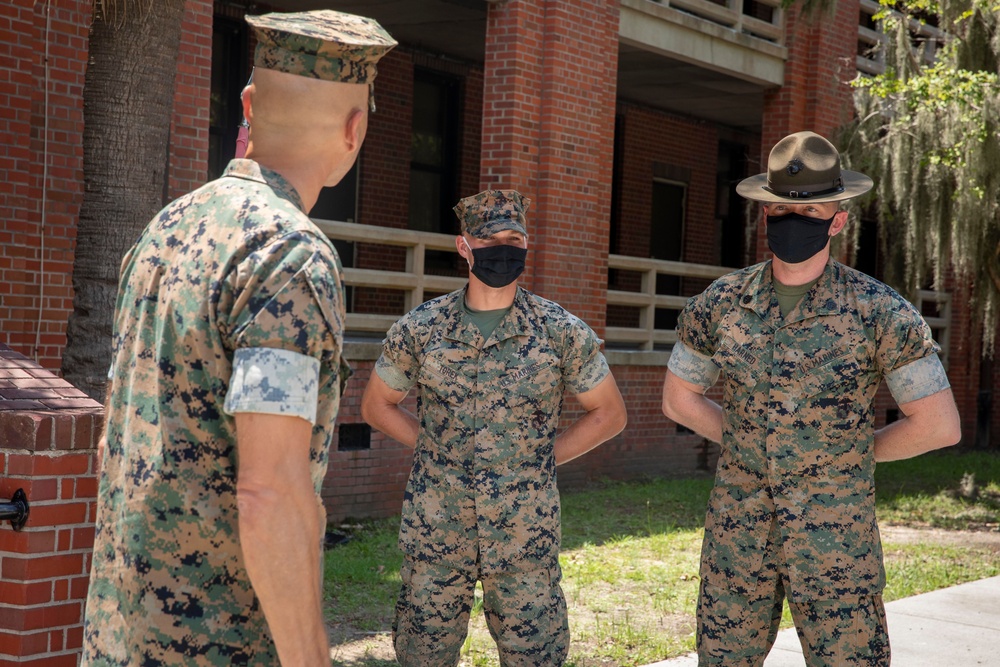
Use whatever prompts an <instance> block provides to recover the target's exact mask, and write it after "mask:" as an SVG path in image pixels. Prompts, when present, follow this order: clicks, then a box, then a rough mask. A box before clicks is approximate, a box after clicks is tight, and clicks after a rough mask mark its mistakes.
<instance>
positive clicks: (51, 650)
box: [0, 345, 102, 667]
mask: <svg viewBox="0 0 1000 667" xmlns="http://www.w3.org/2000/svg"><path fill="white" fill-rule="evenodd" d="M101 415H102V413H101V406H100V404H99V403H97V402H95V401H92V400H90V399H89V398H86V396H85V395H84V394H83V392H81V391H79V390H77V389H75V388H73V387H72V386H70V385H69V384H68V383H66V382H65V381H64V380H62V379H60V378H57V377H56V376H55V375H53V374H52V373H51V372H49V371H46V370H44V369H42V368H41V367H40V366H38V364H36V363H35V362H33V361H32V360H30V359H28V358H26V357H24V356H23V355H21V354H18V353H17V352H14V351H13V350H11V349H10V348H7V347H5V346H3V345H0V500H2V501H7V500H8V499H10V498H11V497H12V496H13V494H14V492H15V491H16V490H17V489H23V491H24V492H25V494H26V495H27V497H28V504H29V506H30V514H29V516H28V522H27V524H26V525H25V527H24V528H23V530H21V531H20V532H14V530H13V529H12V528H11V526H10V524H9V523H7V522H3V524H2V525H0V581H2V582H3V584H2V585H0V665H8V664H14V663H16V664H27V665H35V666H36V667H63V666H65V667H75V665H76V664H77V658H78V657H79V656H78V652H79V649H80V647H81V646H82V640H83V608H84V603H85V600H86V594H87V581H88V572H89V570H90V559H91V550H92V548H93V544H94V511H95V499H96V497H97V477H96V462H95V448H96V439H97V434H98V433H99V431H100V428H101V419H102V416H101Z"/></svg>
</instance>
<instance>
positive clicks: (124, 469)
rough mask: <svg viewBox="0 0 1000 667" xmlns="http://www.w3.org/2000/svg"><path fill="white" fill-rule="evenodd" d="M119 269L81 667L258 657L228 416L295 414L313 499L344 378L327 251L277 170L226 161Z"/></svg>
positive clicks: (336, 292) (334, 272) (256, 615)
mask: <svg viewBox="0 0 1000 667" xmlns="http://www.w3.org/2000/svg"><path fill="white" fill-rule="evenodd" d="M122 266H123V268H122V275H121V282H120V287H119V294H118V303H117V307H116V315H115V333H114V356H113V361H112V372H111V394H110V401H109V409H108V414H107V446H106V448H105V451H104V459H103V463H102V469H101V478H100V487H99V492H98V512H97V532H96V537H95V545H94V558H93V567H92V575H91V583H90V591H89V598H88V600H87V612H86V620H85V639H84V655H83V664H85V665H87V664H90V665H143V664H164V665H275V664H277V656H276V652H275V649H274V642H273V640H272V639H271V637H270V633H269V631H268V628H267V623H266V621H265V619H264V614H263V612H262V611H261V607H260V604H259V602H258V600H257V599H256V597H255V596H254V592H253V589H252V587H251V584H250V581H249V578H248V576H247V572H246V569H245V567H244V564H243V557H242V552H241V549H240V543H239V533H238V525H237V506H236V470H237V467H236V465H237V463H236V430H235V422H234V418H233V416H232V414H230V413H232V412H245V411H254V412H277V413H287V414H294V415H298V416H302V417H304V418H307V419H308V418H310V417H312V420H313V421H314V424H315V426H314V427H313V437H312V447H311V454H310V456H311V467H312V471H311V472H312V479H313V483H314V486H315V489H316V491H317V492H319V490H320V487H321V484H322V480H323V476H324V473H325V470H326V463H327V452H328V447H329V444H330V440H331V436H332V432H333V422H334V418H335V417H336V413H337V407H338V403H339V400H340V392H341V386H340V381H341V380H342V379H343V378H344V376H345V370H344V369H343V368H342V367H341V358H340V351H341V348H342V331H343V317H344V315H343V296H342V291H343V288H342V283H341V267H340V261H339V259H338V258H337V254H336V251H335V250H334V248H333V246H332V244H331V243H330V242H329V240H328V239H326V238H325V236H323V234H322V233H321V232H320V231H319V230H318V229H317V228H316V227H315V226H314V225H313V224H312V222H311V221H310V220H309V218H308V216H307V215H306V214H305V213H304V212H303V208H302V202H301V200H300V199H299V196H298V194H297V193H296V192H295V190H294V189H293V188H292V186H291V185H290V184H289V183H288V182H287V181H285V180H284V179H283V178H281V176H279V175H278V174H277V173H275V172H272V171H269V170H266V169H263V168H261V167H260V166H259V165H257V163H255V162H253V161H251V160H235V161H233V162H232V163H230V165H229V167H228V168H227V169H226V172H225V175H224V176H223V177H222V178H220V179H219V180H217V181H214V182H212V183H209V184H207V185H205V186H203V187H202V188H200V189H198V190H196V191H195V192H193V193H191V194H188V195H185V196H183V197H181V198H180V199H178V200H177V201H175V202H173V203H172V204H170V205H169V206H168V207H167V208H165V209H164V210H163V211H162V212H161V213H160V214H159V215H158V216H157V217H156V218H155V219H154V220H153V221H152V222H151V223H150V225H149V226H148V227H147V228H146V230H145V231H144V232H143V234H142V236H141V237H140V238H139V240H138V242H137V243H136V244H135V246H134V247H133V248H132V249H131V250H130V251H129V253H128V254H127V255H126V257H125V260H124V262H123V265H122ZM227 395H228V399H229V400H228V403H227V404H224V402H225V401H226V399H227ZM310 403H311V404H310ZM317 502H319V500H318V497H317ZM320 538H321V536H320V535H317V536H316V544H317V548H319V545H320Z"/></svg>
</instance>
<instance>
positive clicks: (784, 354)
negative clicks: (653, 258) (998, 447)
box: [664, 133, 957, 667]
mask: <svg viewBox="0 0 1000 667" xmlns="http://www.w3.org/2000/svg"><path fill="white" fill-rule="evenodd" d="M803 134H810V135H812V133H803ZM795 136H796V135H793V137H795ZM800 139H802V141H799V140H794V139H791V138H786V140H783V141H784V142H786V144H794V145H795V147H797V148H798V149H800V151H801V152H795V151H793V152H794V153H795V155H794V156H793V157H792V158H791V159H789V158H788V156H787V155H782V156H781V157H778V155H780V154H781V149H780V148H779V147H781V146H782V145H781V144H779V146H776V147H775V151H773V152H772V161H776V162H777V166H776V167H775V166H773V165H772V164H771V163H770V162H769V168H771V176H772V181H771V183H772V186H773V185H774V181H779V180H780V179H779V177H778V176H776V175H775V174H774V172H775V171H779V172H780V170H781V169H782V168H784V167H785V166H786V164H792V162H791V160H798V159H800V158H799V156H800V155H801V154H802V153H804V152H805V151H804V150H802V144H803V143H808V142H815V139H822V138H820V137H818V135H812V136H811V137H808V138H800ZM822 141H823V142H825V140H822ZM826 143H828V142H826ZM784 148H787V146H785V147H784ZM810 148H811V149H812V150H818V149H816V148H815V145H813V144H810ZM821 148H825V147H824V146H822V145H821ZM829 148H830V149H831V150H832V151H833V155H834V156H836V152H835V149H833V147H832V145H831V146H830V147H829ZM810 162H811V161H810V160H809V158H802V159H801V161H800V163H799V165H798V166H793V168H792V169H790V170H789V171H790V172H796V173H797V171H796V170H797V169H798V168H799V166H805V167H806V172H804V176H803V177H802V178H804V179H805V180H801V181H799V182H804V183H822V182H823V178H820V177H817V176H816V174H815V173H807V172H808V165H809V163H810ZM803 163H804V165H803ZM837 170H838V171H839V159H838V162H837ZM793 175H794V174H793ZM852 175H853V173H852V172H847V174H846V176H847V177H848V178H849V179H850V178H851V176H852ZM856 176H857V177H860V178H856V179H854V180H856V181H861V182H860V184H858V183H855V184H854V186H853V187H851V184H850V183H849V184H848V186H847V187H845V188H844V189H843V190H840V191H837V192H835V193H833V197H834V198H833V199H832V200H831V199H827V200H826V201H825V202H824V201H822V199H823V197H822V196H820V197H817V199H819V200H820V201H817V202H813V203H814V204H820V203H829V202H830V201H839V199H843V198H846V197H844V196H841V195H845V194H846V196H847V197H850V196H854V195H856V194H860V193H861V192H863V191H864V190H867V187H870V184H871V181H870V179H869V180H868V181H867V187H865V186H866V184H865V183H864V181H863V180H862V179H866V178H867V177H863V175H860V174H857V175H856ZM759 180H760V177H757V178H756V179H755V180H754V181H752V183H751V184H750V185H753V187H757V185H758V182H759ZM862 188H863V189H862ZM773 189H774V190H777V193H776V192H773V191H768V192H766V193H762V194H757V192H755V191H754V190H750V191H748V190H747V186H745V185H744V186H743V188H742V192H741V194H744V196H750V197H751V198H755V199H756V198H760V199H762V200H764V201H771V202H774V201H787V200H786V199H782V198H781V194H780V193H781V191H783V190H789V189H795V188H794V186H792V187H786V188H784V189H779V188H776V187H775V188H773ZM803 189H805V188H803ZM796 191H797V190H796ZM830 194H831V193H828V194H827V196H829V195H830ZM838 197H839V199H838ZM792 199H794V198H792ZM807 203H808V201H807V202H805V203H803V202H802V201H801V199H799V200H796V204H797V205H800V206H801V205H805V204H807ZM771 208H772V209H775V208H777V209H778V210H779V211H782V210H784V209H782V208H781V207H776V206H775V205H774V204H771ZM832 208H833V209H836V206H835V205H834V206H833V207H832ZM844 215H846V214H844ZM778 218H780V213H779V216H775V217H769V218H768V224H769V225H773V226H776V227H777V226H778V225H780V224H781V222H782V221H781V220H780V219H778ZM806 222H807V224H808V221H806ZM821 222H822V221H821ZM838 230H839V228H838ZM823 231H824V233H826V232H825V229H824V230H823ZM771 239H772V248H774V247H775V242H774V238H773V237H771ZM828 241H829V239H828V238H826V239H822V238H821V239H820V241H819V242H821V243H824V244H825V243H827V242H828ZM825 248H826V249H825V253H823V252H817V253H816V255H814V256H813V257H818V258H819V263H818V265H817V267H816V270H818V271H820V272H821V273H820V274H819V276H818V278H817V279H816V280H815V284H813V285H812V287H811V288H810V289H808V290H807V291H806V293H805V295H804V296H802V297H801V299H800V300H799V301H798V303H796V304H795V305H794V306H793V307H791V308H790V309H788V310H787V312H784V313H783V312H782V308H781V306H780V305H779V295H778V294H777V293H776V289H777V288H776V286H775V278H774V273H773V272H774V267H775V263H780V262H782V261H783V260H781V258H780V257H779V256H778V255H779V250H777V249H775V255H776V259H775V260H774V262H772V261H766V262H764V263H761V264H758V265H756V266H752V267H749V268H747V269H743V270H741V271H737V272H735V273H732V274H729V275H727V276H723V277H722V278H720V279H719V280H717V281H716V282H714V283H713V284H712V285H711V286H710V287H709V288H708V289H706V290H705V291H704V292H703V293H702V294H700V295H698V296H696V297H694V298H692V299H691V300H690V301H689V303H688V304H687V306H686V307H685V309H684V311H683V312H682V314H681V316H680V320H679V324H678V338H679V341H678V343H677V344H676V345H675V347H674V349H673V352H672V354H671V357H670V362H669V370H670V373H669V374H668V380H667V382H666V383H665V388H664V401H665V411H667V412H668V416H669V415H670V412H669V411H668V410H667V408H668V407H669V404H670V403H671V396H672V395H671V393H670V387H671V386H672V385H671V382H672V380H671V377H670V376H671V375H672V376H673V377H675V378H679V379H680V380H683V381H685V382H687V383H690V387H693V388H696V389H697V390H698V391H700V392H704V390H706V389H707V388H709V387H711V386H712V385H714V384H715V383H716V381H717V380H719V379H720V377H721V381H722V412H721V420H722V424H721V436H722V441H721V444H722V446H721V453H720V458H719V462H718V467H717V472H716V481H715V487H714V488H713V490H712V494H711V498H710V500H709V508H708V516H707V520H706V524H705V540H704V545H703V549H702V560H701V590H700V596H699V604H698V648H699V658H700V660H699V664H702V665H715V664H717V665H727V666H728V665H736V666H740V665H747V666H750V665H761V664H762V663H763V660H764V657H765V656H766V655H767V653H768V651H769V649H770V647H771V645H772V643H773V642H774V638H775V634H776V633H777V630H778V624H779V623H780V620H781V613H782V601H783V599H785V598H787V599H788V601H789V605H790V608H791V610H792V615H793V618H794V620H795V624H796V627H797V629H798V633H799V637H800V640H801V642H802V645H803V652H804V654H805V656H806V660H807V664H808V665H810V667H818V666H820V665H864V666H869V667H876V666H878V667H881V666H884V665H888V664H889V643H888V633H887V630H886V626H885V612H884V607H883V604H882V598H881V593H882V590H883V588H884V586H885V571H884V568H883V563H882V549H881V543H880V540H879V533H878V526H877V524H876V521H875V488H874V473H875V462H876V452H877V450H878V448H877V447H876V434H875V428H874V426H875V414H874V408H873V402H874V398H875V394H876V391H877V390H878V387H879V384H880V383H881V382H882V380H883V379H884V380H885V382H886V384H887V385H888V388H889V390H890V392H891V393H892V396H893V398H894V399H895V400H896V401H897V403H898V404H900V405H901V406H907V405H914V403H913V402H914V401H919V400H920V399H924V398H927V397H930V396H933V395H935V394H939V392H945V393H944V394H941V397H942V398H944V399H945V400H944V401H943V404H949V403H950V406H951V408H952V409H953V408H954V403H953V401H952V400H951V397H950V391H947V390H948V387H949V384H948V379H947V377H946V375H945V372H944V369H943V368H942V365H941V362H940V360H939V358H938V356H937V352H938V350H939V348H938V347H937V345H936V344H935V343H934V341H933V340H932V337H931V332H930V329H929V327H928V326H927V324H926V323H925V322H924V320H923V318H921V316H920V314H919V313H918V312H917V311H916V309H915V308H913V306H912V305H910V304H909V303H908V302H907V301H906V300H904V299H903V298H902V297H900V296H899V295H898V294H897V293H896V292H895V291H893V290H892V289H891V288H889V287H887V286H886V285H884V284H882V283H880V282H878V281H877V280H875V279H873V278H870V277H869V276H866V275H865V274H863V273H861V272H859V271H856V270H854V269H851V268H849V267H846V266H844V265H842V264H840V263H838V262H836V261H833V260H832V259H829V248H828V246H825ZM823 258H826V262H825V265H824V264H823V263H822V261H823ZM796 259H797V258H796ZM803 261H808V259H807V260H803ZM813 261H815V260H813ZM785 264H787V262H786V263H785ZM785 264H783V265H782V268H784V266H785ZM934 400H937V399H934ZM950 416H952V417H954V418H955V419H957V414H955V415H950ZM928 437H931V438H932V437H933V435H931V436H928ZM953 442H954V440H951V442H940V443H934V446H943V445H946V444H952V443H953Z"/></svg>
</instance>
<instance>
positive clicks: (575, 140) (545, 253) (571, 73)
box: [480, 0, 618, 331]
mask: <svg viewBox="0 0 1000 667" xmlns="http://www.w3.org/2000/svg"><path fill="white" fill-rule="evenodd" d="M617 69H618V3H617V2H614V1H613V0H580V1H579V2H573V3H570V2H561V1H559V0H535V1H534V2H529V1H528V0H509V1H508V2H501V3H498V4H491V5H490V7H489V10H488V14H487V27H486V59H485V64H484V90H483V140H482V157H481V171H480V174H481V175H480V178H481V186H482V187H483V188H514V189H517V190H519V191H520V192H522V193H523V194H526V195H527V196H529V197H530V198H531V199H532V204H531V208H530V209H529V211H528V235H529V243H528V247H529V255H528V270H527V275H526V276H525V278H524V279H522V281H521V284H522V285H524V286H525V287H527V288H528V289H530V290H532V291H535V292H537V293H538V294H540V295H542V296H544V297H546V298H549V299H553V300H555V301H558V302H559V303H561V304H562V305H563V306H564V307H566V308H567V309H569V310H570V311H572V312H573V313H575V314H577V315H578V316H580V317H581V318H583V319H584V320H585V321H587V323H588V324H590V325H591V326H593V327H594V328H595V329H597V330H598V331H601V330H603V327H604V320H605V302H604V298H603V297H602V298H595V295H604V294H605V292H606V290H607V255H608V226H609V219H610V213H611V166H612V154H613V142H614V118H615V87H616V82H617V79H616V77H617Z"/></svg>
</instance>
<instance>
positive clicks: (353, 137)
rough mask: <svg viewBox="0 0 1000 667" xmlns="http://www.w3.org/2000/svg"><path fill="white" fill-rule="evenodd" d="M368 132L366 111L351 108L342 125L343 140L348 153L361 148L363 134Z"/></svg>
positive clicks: (363, 138)
mask: <svg viewBox="0 0 1000 667" xmlns="http://www.w3.org/2000/svg"><path fill="white" fill-rule="evenodd" d="M367 133H368V113H367V112H366V111H363V110H362V109H352V110H351V113H350V115H349V116H348V117H347V123H346V124H345V125H344V142H345V145H346V146H347V150H348V152H350V153H356V152H358V151H359V150H361V144H362V143H364V140H365V134H367Z"/></svg>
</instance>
